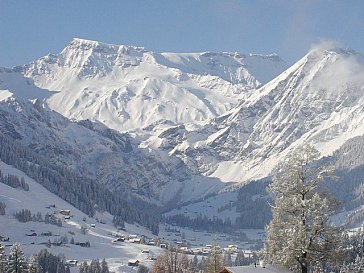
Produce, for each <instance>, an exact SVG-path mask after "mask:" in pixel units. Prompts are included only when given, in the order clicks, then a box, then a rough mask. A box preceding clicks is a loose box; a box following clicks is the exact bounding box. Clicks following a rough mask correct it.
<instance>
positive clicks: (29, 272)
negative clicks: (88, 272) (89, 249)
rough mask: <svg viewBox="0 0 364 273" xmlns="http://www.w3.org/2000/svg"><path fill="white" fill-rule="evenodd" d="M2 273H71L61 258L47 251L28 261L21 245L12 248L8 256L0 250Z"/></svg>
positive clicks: (0, 269)
mask: <svg viewBox="0 0 364 273" xmlns="http://www.w3.org/2000/svg"><path fill="white" fill-rule="evenodd" d="M0 272H6V273H49V272H57V273H70V269H69V267H68V266H66V265H65V264H64V259H63V258H62V257H61V256H55V255H53V254H51V253H49V252H48V251H47V250H46V249H43V250H41V251H40V252H39V253H38V254H37V255H35V256H32V257H31V258H30V259H27V258H26V257H25V256H24V253H23V251H22V249H21V247H20V245H19V244H14V245H13V246H12V247H11V250H10V253H9V254H8V255H7V254H6V253H5V251H4V249H0Z"/></svg>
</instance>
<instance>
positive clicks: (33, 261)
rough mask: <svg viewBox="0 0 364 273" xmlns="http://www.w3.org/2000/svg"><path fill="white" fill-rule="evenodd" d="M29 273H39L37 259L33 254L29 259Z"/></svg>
mask: <svg viewBox="0 0 364 273" xmlns="http://www.w3.org/2000/svg"><path fill="white" fill-rule="evenodd" d="M29 273H39V272H38V259H37V256H33V257H31V258H30V261H29Z"/></svg>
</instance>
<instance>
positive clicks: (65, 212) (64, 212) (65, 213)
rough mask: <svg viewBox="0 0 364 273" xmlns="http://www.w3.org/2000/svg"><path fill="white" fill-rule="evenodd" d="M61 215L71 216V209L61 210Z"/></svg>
mask: <svg viewBox="0 0 364 273" xmlns="http://www.w3.org/2000/svg"><path fill="white" fill-rule="evenodd" d="M59 214H62V215H68V216H70V215H71V211H70V210H69V209H61V210H60V211H59Z"/></svg>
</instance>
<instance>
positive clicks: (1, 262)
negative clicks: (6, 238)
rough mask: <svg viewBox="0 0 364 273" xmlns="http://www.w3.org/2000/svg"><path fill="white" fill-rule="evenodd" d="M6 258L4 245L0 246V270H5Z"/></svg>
mask: <svg viewBox="0 0 364 273" xmlns="http://www.w3.org/2000/svg"><path fill="white" fill-rule="evenodd" d="M7 264H8V259H7V257H6V255H5V251H4V247H3V246H0V272H6V271H7V270H6V269H7Z"/></svg>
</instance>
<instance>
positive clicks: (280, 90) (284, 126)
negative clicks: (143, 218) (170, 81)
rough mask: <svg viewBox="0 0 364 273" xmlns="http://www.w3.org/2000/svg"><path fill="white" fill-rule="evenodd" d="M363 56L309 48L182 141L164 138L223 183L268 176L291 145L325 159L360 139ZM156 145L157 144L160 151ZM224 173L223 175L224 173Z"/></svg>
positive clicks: (175, 151) (175, 150) (176, 152)
mask: <svg viewBox="0 0 364 273" xmlns="http://www.w3.org/2000/svg"><path fill="white" fill-rule="evenodd" d="M363 91H364V57H363V56H362V55H360V54H359V53H356V52H354V51H352V50H346V49H341V48H315V49H313V50H312V51H310V52H309V53H308V54H307V55H306V56H305V57H303V58H302V59H301V60H300V61H298V62H297V63H296V64H295V65H293V66H292V67H291V68H289V69H288V70H286V71H285V72H284V73H282V74H281V75H280V76H278V77H277V78H275V79H274V80H272V81H271V82H269V83H267V84H266V85H264V86H263V87H261V88H260V89H259V90H258V91H257V92H255V93H253V94H251V95H250V96H249V97H247V98H246V99H245V100H243V101H242V102H241V103H240V104H239V105H238V106H237V107H235V108H234V109H232V110H231V111H229V112H227V113H226V114H224V115H222V116H220V117H218V118H215V119H213V120H212V121H211V122H209V123H207V124H206V125H205V126H203V127H202V128H200V129H198V130H193V131H185V132H184V134H183V138H182V140H179V141H174V147H173V143H171V140H170V139H168V134H167V135H166V136H165V135H163V134H162V137H160V138H161V140H159V142H161V143H165V142H167V141H168V143H169V146H168V147H173V149H169V150H170V154H173V155H177V156H179V157H180V158H182V159H183V160H184V162H186V164H187V165H188V166H190V167H191V168H195V169H196V170H198V171H200V172H203V173H205V174H206V175H209V176H212V177H218V178H220V179H221V180H223V181H235V182H243V181H247V180H250V179H256V178H261V177H265V176H268V175H269V174H270V172H271V171H272V169H273V168H274V167H275V166H276V164H277V163H278V162H279V161H281V160H282V159H283V158H284V156H285V155H286V154H287V153H288V152H289V151H291V150H292V149H293V148H294V147H296V146H297V145H300V144H303V143H306V142H308V143H311V144H313V145H315V146H316V147H317V148H318V149H319V150H320V151H321V152H322V154H323V155H330V154H332V153H333V152H334V151H335V150H336V149H338V148H339V147H340V146H341V145H342V144H343V143H344V142H345V141H347V140H348V139H350V138H353V137H355V136H359V135H363V134H364V126H363V121H364V97H363V94H364V92H363ZM161 146H162V147H163V145H161ZM227 170H229V171H227Z"/></svg>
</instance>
